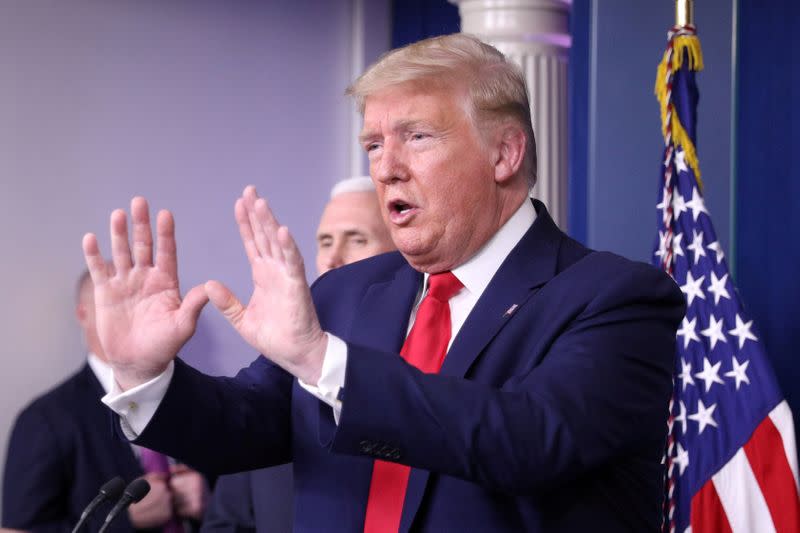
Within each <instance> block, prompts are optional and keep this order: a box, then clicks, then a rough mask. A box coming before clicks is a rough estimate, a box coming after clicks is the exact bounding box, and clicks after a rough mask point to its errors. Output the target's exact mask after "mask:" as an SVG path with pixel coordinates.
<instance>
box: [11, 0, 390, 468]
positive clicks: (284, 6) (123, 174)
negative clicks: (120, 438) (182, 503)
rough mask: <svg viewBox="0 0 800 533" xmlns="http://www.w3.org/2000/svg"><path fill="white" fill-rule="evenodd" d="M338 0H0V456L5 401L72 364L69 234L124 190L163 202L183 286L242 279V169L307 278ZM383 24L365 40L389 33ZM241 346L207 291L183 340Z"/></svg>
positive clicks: (340, 11)
mask: <svg viewBox="0 0 800 533" xmlns="http://www.w3.org/2000/svg"><path fill="white" fill-rule="evenodd" d="M385 3H386V2H385ZM386 5H388V3H386ZM351 9H352V7H351V2H350V1H348V0H316V1H315V0H285V1H278V0H270V1H245V0H235V1H213V2H212V1H193V2H184V1H178V0H174V1H167V0H163V1H157V0H142V1H135V0H124V1H123V0H118V1H115V2H102V1H90V0H70V1H69V2H64V1H62V0H50V1H48V0H25V1H22V0H17V1H14V0H9V1H6V2H2V3H0V227H2V231H0V250H1V251H2V259H0V287H2V294H3V305H2V307H0V338H2V339H3V352H2V366H0V368H2V371H1V372H0V446H1V448H0V450H2V451H0V463H4V457H5V450H6V445H7V439H8V433H9V430H10V427H11V424H12V422H13V418H14V417H15V415H16V413H17V412H18V411H19V410H20V409H21V408H22V407H23V405H25V404H26V403H27V402H29V401H30V400H31V399H32V398H33V397H34V396H35V395H37V394H39V393H41V392H42V391H44V390H45V389H46V388H48V387H50V386H52V385H54V384H55V383H57V382H58V381H60V380H61V379H63V378H64V377H65V376H66V375H67V374H68V373H70V372H72V371H74V370H75V369H77V368H78V367H79V366H80V365H81V363H82V360H83V358H84V352H83V348H82V346H81V340H80V337H79V333H78V330H77V327H76V325H75V322H74V319H73V315H72V308H73V293H74V282H75V278H76V276H77V275H78V274H79V272H80V271H81V269H82V268H83V263H82V254H81V247H80V241H81V237H82V235H83V234H84V233H85V232H87V231H95V232H98V234H99V236H100V242H101V247H102V248H103V249H104V250H105V251H107V250H108V229H107V227H108V215H109V213H110V212H111V210H112V209H114V208H116V207H126V208H127V206H128V204H129V200H130V198H131V197H132V196H133V195H136V194H141V195H144V196H145V197H147V198H148V199H149V200H151V208H152V209H153V211H154V212H155V210H157V209H160V208H169V209H171V210H172V211H173V213H174V215H175V219H176V224H177V238H178V246H179V269H180V277H181V280H182V286H183V287H184V288H187V287H190V286H192V285H194V284H196V283H201V282H203V281H205V280H206V279H208V278H217V279H220V280H223V281H225V282H226V283H229V284H230V286H231V287H232V288H233V290H234V291H235V292H237V293H238V294H239V295H240V296H242V297H246V296H247V295H248V294H249V289H250V283H249V272H248V268H247V263H246V259H245V256H244V253H243V251H242V249H241V244H240V241H239V237H238V233H237V229H236V225H235V224H234V220H233V203H234V200H235V199H236V197H237V196H238V194H239V193H240V191H241V189H242V188H243V187H244V186H245V185H246V184H248V183H255V184H257V185H258V186H259V190H260V192H262V193H263V194H265V195H266V196H268V198H269V200H270V203H271V204H272V205H273V206H274V208H275V210H276V211H277V214H278V216H279V217H280V219H281V221H282V222H283V223H285V224H287V225H288V226H289V228H290V229H291V230H292V231H293V233H294V235H295V237H296V239H297V240H298V242H299V245H300V248H301V250H302V251H303V254H304V255H305V257H306V262H307V264H308V266H309V268H308V273H309V278H310V279H311V278H313V265H314V261H313V253H314V239H313V236H314V230H315V229H316V223H317V217H318V214H319V213H320V211H321V208H322V206H323V205H324V203H325V201H326V198H327V195H328V191H329V189H330V185H331V184H332V183H334V182H335V181H337V180H338V179H341V178H342V177H344V176H346V175H347V174H348V173H349V166H350V163H349V151H348V150H349V147H350V144H349V139H348V136H349V135H350V133H349V132H350V131H351V127H350V121H351V114H350V104H349V102H347V100H346V99H345V98H344V96H343V90H344V88H345V86H346V85H347V83H348V82H349V81H350V80H349V77H350V65H349V63H350V61H351V53H350V35H351V29H352V28H351V20H350V12H351ZM366 23H367V24H368V23H369V21H366ZM384 26H385V27H386V30H385V31H386V32H387V33H386V34H385V39H382V38H379V39H378V40H377V41H374V42H373V43H369V44H370V46H373V47H374V46H376V44H375V43H376V42H377V43H378V44H377V46H380V43H382V42H383V41H384V40H385V42H386V43H388V25H387V24H385V22H384ZM373 39H374V37H373ZM255 355H256V354H254V353H253V351H252V349H250V348H249V347H247V346H245V345H244V344H243V342H242V341H240V340H239V339H238V337H237V336H236V335H235V334H234V333H233V332H232V330H231V329H230V328H229V327H228V325H227V324H226V323H225V322H224V320H223V319H222V318H221V317H220V316H219V315H218V314H217V312H216V310H214V309H213V308H211V307H210V306H209V307H208V308H207V309H206V310H205V311H204V313H203V316H202V318H201V324H200V328H199V331H198V333H197V335H196V336H195V338H194V339H193V340H192V341H190V343H189V345H187V348H186V350H185V358H186V359H187V360H189V361H190V362H191V363H192V364H194V365H195V366H198V367H199V368H201V369H203V370H205V371H208V372H211V373H225V374H229V373H232V372H234V371H235V370H236V369H238V368H239V367H240V366H241V365H243V364H246V363H247V362H249V361H250V360H251V359H252V358H253V357H255Z"/></svg>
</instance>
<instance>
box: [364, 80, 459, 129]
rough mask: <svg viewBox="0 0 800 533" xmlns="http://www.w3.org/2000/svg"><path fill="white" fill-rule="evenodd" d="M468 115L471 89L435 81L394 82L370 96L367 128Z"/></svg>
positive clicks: (444, 119) (367, 98) (444, 120)
mask: <svg viewBox="0 0 800 533" xmlns="http://www.w3.org/2000/svg"><path fill="white" fill-rule="evenodd" d="M466 116H468V98H467V91H466V89H465V88H462V87H460V86H458V85H455V84H452V83H436V82H431V81H424V82H422V81H415V82H406V83H403V84H399V85H392V86H389V87H386V88H383V89H380V90H378V91H375V92H374V93H372V94H370V95H369V96H367V97H366V99H365V101H364V132H369V131H370V130H371V129H374V128H378V127H390V128H393V127H400V126H403V125H405V124H408V123H414V122H431V123H434V124H438V123H446V122H450V121H453V120H457V119H459V118H462V117H466Z"/></svg>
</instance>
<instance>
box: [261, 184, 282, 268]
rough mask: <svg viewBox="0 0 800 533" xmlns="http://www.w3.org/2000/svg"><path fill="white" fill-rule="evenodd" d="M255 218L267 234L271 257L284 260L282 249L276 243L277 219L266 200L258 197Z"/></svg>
mask: <svg viewBox="0 0 800 533" xmlns="http://www.w3.org/2000/svg"><path fill="white" fill-rule="evenodd" d="M255 210H256V218H257V220H258V223H259V224H260V225H261V227H263V228H264V233H266V235H267V242H268V243H269V252H270V255H272V257H274V258H275V259H277V260H278V261H280V262H283V261H284V258H283V250H281V246H280V244H278V228H279V227H280V225H279V224H278V220H277V219H276V218H275V215H274V214H273V213H272V209H270V208H269V205H267V200H266V199H264V198H259V199H258V200H256V204H255Z"/></svg>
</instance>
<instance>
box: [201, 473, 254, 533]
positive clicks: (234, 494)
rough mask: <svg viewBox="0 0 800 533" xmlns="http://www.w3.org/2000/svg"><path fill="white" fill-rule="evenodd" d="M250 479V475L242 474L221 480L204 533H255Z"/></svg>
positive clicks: (217, 486) (206, 520)
mask: <svg viewBox="0 0 800 533" xmlns="http://www.w3.org/2000/svg"><path fill="white" fill-rule="evenodd" d="M250 478H251V475H250V473H249V472H240V473H238V474H232V475H229V476H222V477H220V478H219V479H218V480H217V485H216V487H215V488H214V494H213V496H212V498H211V503H210V504H209V506H208V509H207V510H206V514H205V517H204V518H203V526H202V528H201V529H200V531H201V532H208V533H211V532H214V533H250V532H255V530H256V523H255V514H254V512H253V503H252V502H253V498H252V489H251V485H250V483H251V479H250Z"/></svg>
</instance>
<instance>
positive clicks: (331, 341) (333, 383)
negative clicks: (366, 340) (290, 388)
mask: <svg viewBox="0 0 800 533" xmlns="http://www.w3.org/2000/svg"><path fill="white" fill-rule="evenodd" d="M325 335H327V336H328V347H327V348H326V349H325V359H323V361H322V370H321V372H320V376H319V381H317V386H316V387H315V386H313V385H309V384H307V383H303V381H302V380H297V381H298V383H300V386H301V387H303V388H304V389H305V390H307V391H308V392H310V393H311V394H313V395H314V396H316V397H317V398H319V399H320V400H322V401H323V402H325V403H327V404H328V405H330V406H331V407H332V408H333V419H334V421H335V422H336V423H337V424H338V423H339V416H340V415H341V413H342V401H341V400H340V399H339V391H340V390H342V389H343V388H344V374H345V370H346V368H347V344H346V343H345V342H344V341H343V340H342V339H340V338H339V337H337V336H336V335H332V334H330V333H328V332H327V331H326V332H325Z"/></svg>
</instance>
